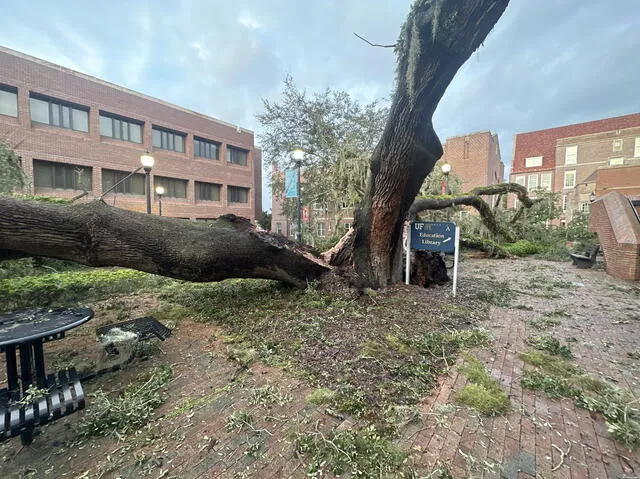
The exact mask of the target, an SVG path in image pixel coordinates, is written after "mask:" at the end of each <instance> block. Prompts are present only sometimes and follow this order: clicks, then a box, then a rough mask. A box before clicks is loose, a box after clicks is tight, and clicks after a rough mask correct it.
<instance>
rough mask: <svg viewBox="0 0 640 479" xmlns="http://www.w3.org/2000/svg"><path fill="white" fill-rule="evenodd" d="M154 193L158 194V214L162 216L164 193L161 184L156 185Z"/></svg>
mask: <svg viewBox="0 0 640 479" xmlns="http://www.w3.org/2000/svg"><path fill="white" fill-rule="evenodd" d="M156 195H158V216H162V195H164V188H163V187H162V186H156Z"/></svg>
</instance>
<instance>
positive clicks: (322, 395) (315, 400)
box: [307, 388, 336, 406]
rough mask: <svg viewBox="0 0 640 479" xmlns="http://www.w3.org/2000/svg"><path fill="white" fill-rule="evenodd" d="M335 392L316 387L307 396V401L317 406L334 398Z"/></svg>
mask: <svg viewBox="0 0 640 479" xmlns="http://www.w3.org/2000/svg"><path fill="white" fill-rule="evenodd" d="M335 396H336V393H335V391H332V390H331V389H328V388H317V389H316V390H315V391H313V392H312V393H310V394H309V395H308V396H307V402H308V403H310V404H315V405H316V406H319V405H321V404H329V403H330V402H331V401H333V399H334V398H335Z"/></svg>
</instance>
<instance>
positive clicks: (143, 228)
mask: <svg viewBox="0 0 640 479" xmlns="http://www.w3.org/2000/svg"><path fill="white" fill-rule="evenodd" d="M16 254H22V255H26V256H49V257H52V258H59V259H65V260H69V261H75V262H77V263H82V264H86V265H89V266H124V267H127V268H134V269H137V270H140V271H146V272H149V273H155V274H160V275H163V276H170V277H173V278H178V279H184V280H188V281H219V280H222V279H226V278H267V279H277V280H280V281H283V282H285V283H289V284H293V285H296V286H304V285H305V284H306V282H307V281H311V280H314V279H317V278H319V277H320V276H321V275H322V274H323V273H325V272H327V271H329V268H328V267H327V266H325V265H323V264H322V262H321V260H319V259H317V258H314V257H313V256H312V255H311V254H309V253H308V252H307V251H306V250H304V249H302V248H300V247H299V246H298V245H297V244H296V243H293V242H291V241H288V240H286V239H285V238H284V237H282V236H280V235H272V234H270V233H267V232H262V231H256V230H255V229H254V228H253V227H252V226H251V224H250V223H249V221H248V220H246V219H243V218H237V217H235V216H231V215H229V216H225V217H222V218H220V219H218V220H217V221H216V222H213V223H196V222H191V221H184V220H178V219H172V218H164V217H158V216H151V215H147V214H143V213H136V212H132V211H127V210H121V209H118V208H114V207H111V206H108V205H106V204H105V203H103V202H101V201H93V202H90V203H85V204H81V205H53V204H48V203H40V202H36V201H24V200H16V199H12V198H7V197H0V259H1V258H5V259H6V258H9V257H11V256H16Z"/></svg>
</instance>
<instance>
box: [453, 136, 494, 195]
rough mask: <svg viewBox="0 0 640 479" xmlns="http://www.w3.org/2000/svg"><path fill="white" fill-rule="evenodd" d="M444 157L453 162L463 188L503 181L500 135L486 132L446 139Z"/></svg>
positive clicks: (468, 189) (455, 172) (469, 188)
mask: <svg viewBox="0 0 640 479" xmlns="http://www.w3.org/2000/svg"><path fill="white" fill-rule="evenodd" d="M443 148H444V154H443V155H442V160H443V161H447V162H449V163H450V164H451V172H452V173H453V174H455V175H457V176H459V177H460V178H461V179H462V182H463V183H462V190H463V191H470V190H472V189H473V188H476V187H478V186H487V185H493V184H496V183H502V181H503V175H504V165H503V164H502V162H501V158H500V146H499V143H498V136H497V135H492V134H491V133H490V132H488V131H485V132H481V133H474V134H471V135H465V136H456V137H453V138H447V141H446V142H445V144H444V145H443Z"/></svg>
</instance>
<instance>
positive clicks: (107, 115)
mask: <svg viewBox="0 0 640 479" xmlns="http://www.w3.org/2000/svg"><path fill="white" fill-rule="evenodd" d="M103 117H104V118H108V119H109V120H111V133H112V134H111V136H109V135H103V134H102V126H101V127H100V136H101V137H102V138H113V139H114V140H122V141H128V142H129V143H134V144H136V145H141V144H142V142H143V140H144V121H141V120H136V119H134V118H129V117H126V116H122V115H118V114H116V113H109V112H107V111H103V110H99V112H98V121H100V119H101V118H103ZM116 121H118V122H120V123H119V126H120V128H119V129H120V136H119V137H117V136H114V135H113V132H114V131H115V129H116V128H115V127H116ZM125 124H126V125H127V128H126V130H127V138H124V137H123V135H122V133H123V131H124V125H125ZM131 125H137V126H139V127H140V141H139V142H137V141H133V140H131ZM114 171H115V170H114Z"/></svg>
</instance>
